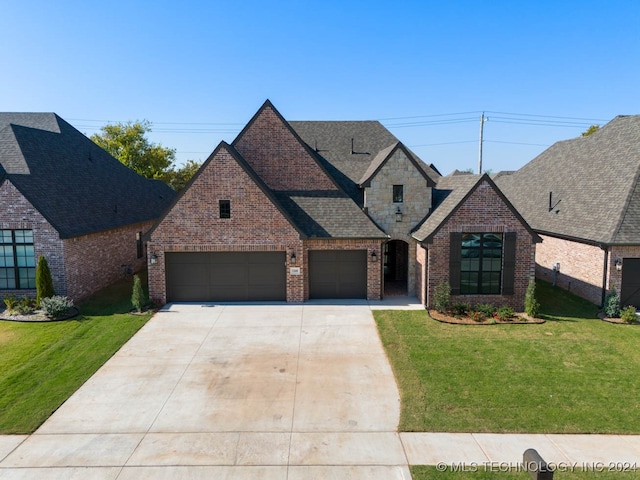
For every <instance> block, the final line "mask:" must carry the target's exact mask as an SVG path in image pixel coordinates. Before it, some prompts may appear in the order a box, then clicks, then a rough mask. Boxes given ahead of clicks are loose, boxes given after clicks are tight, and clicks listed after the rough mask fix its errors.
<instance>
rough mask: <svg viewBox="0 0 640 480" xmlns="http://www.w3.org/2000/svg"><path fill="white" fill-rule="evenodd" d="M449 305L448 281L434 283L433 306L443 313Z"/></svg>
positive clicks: (449, 289)
mask: <svg viewBox="0 0 640 480" xmlns="http://www.w3.org/2000/svg"><path fill="white" fill-rule="evenodd" d="M450 305H451V287H450V286H449V283H448V282H444V281H442V282H440V283H439V284H438V285H436V291H435V292H434V294H433V307H434V308H435V309H436V311H438V312H440V313H445V312H446V311H447V310H449V306H450Z"/></svg>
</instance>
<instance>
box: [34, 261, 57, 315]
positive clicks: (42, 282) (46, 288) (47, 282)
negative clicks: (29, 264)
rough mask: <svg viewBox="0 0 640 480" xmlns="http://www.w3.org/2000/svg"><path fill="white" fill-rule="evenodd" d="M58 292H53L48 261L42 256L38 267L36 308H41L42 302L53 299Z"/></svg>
mask: <svg viewBox="0 0 640 480" xmlns="http://www.w3.org/2000/svg"><path fill="white" fill-rule="evenodd" d="M55 294H56V292H55V291H54V290H53V279H52V278H51V270H49V264H48V263H47V259H46V258H44V256H43V255H40V258H39V259H38V266H37V267H36V306H37V307H39V306H40V301H41V300H42V299H43V298H45V297H53V296H54V295H55Z"/></svg>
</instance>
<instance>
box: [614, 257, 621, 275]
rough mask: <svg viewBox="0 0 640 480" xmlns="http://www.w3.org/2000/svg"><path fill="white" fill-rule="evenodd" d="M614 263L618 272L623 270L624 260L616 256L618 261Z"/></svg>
mask: <svg viewBox="0 0 640 480" xmlns="http://www.w3.org/2000/svg"><path fill="white" fill-rule="evenodd" d="M613 264H614V265H615V266H616V270H617V271H618V272H619V271H621V270H622V260H620V259H619V258H616V261H615V262H613Z"/></svg>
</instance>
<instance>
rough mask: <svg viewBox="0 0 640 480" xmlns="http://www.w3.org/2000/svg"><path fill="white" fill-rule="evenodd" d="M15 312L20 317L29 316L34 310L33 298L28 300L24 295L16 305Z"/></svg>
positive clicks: (34, 302)
mask: <svg viewBox="0 0 640 480" xmlns="http://www.w3.org/2000/svg"><path fill="white" fill-rule="evenodd" d="M15 309H16V312H18V313H19V314H20V315H30V314H32V313H33V312H34V311H35V309H36V301H35V299H33V298H29V297H27V296H26V295H25V296H24V297H22V298H21V299H20V301H19V302H18V303H17V304H16V308H15Z"/></svg>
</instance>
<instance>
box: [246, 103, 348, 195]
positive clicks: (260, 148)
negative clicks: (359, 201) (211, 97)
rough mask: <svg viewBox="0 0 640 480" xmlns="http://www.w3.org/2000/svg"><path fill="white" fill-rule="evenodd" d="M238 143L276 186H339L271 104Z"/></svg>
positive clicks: (247, 156)
mask: <svg viewBox="0 0 640 480" xmlns="http://www.w3.org/2000/svg"><path fill="white" fill-rule="evenodd" d="M234 146H235V147H236V149H237V150H238V151H239V152H240V153H241V154H242V156H243V157H244V158H245V159H246V160H247V162H248V163H249V164H250V165H251V167H252V168H253V169H254V170H255V171H256V173H257V174H258V176H259V177H261V178H262V179H263V180H264V182H265V183H266V184H267V185H268V186H269V187H270V188H271V189H273V190H338V188H337V187H336V185H335V184H334V183H333V181H332V180H331V179H330V178H329V177H328V175H327V174H326V173H325V172H324V170H323V169H322V168H320V166H319V165H318V164H317V163H316V162H315V161H314V160H313V159H312V158H311V155H310V153H309V152H308V151H307V149H306V148H305V147H304V146H303V143H301V141H298V140H297V139H296V137H295V136H294V135H293V134H292V133H291V131H290V130H289V129H288V128H287V126H286V125H285V124H284V123H283V122H282V120H281V118H280V117H279V116H278V115H277V114H276V112H274V111H273V109H272V108H271V107H266V108H264V109H263V110H262V111H261V112H260V113H259V114H258V116H257V117H256V118H255V119H254V121H253V123H252V124H251V126H250V127H249V129H248V130H247V131H246V132H244V133H243V135H242V137H240V138H239V139H237V141H236V143H235V144H234Z"/></svg>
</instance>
